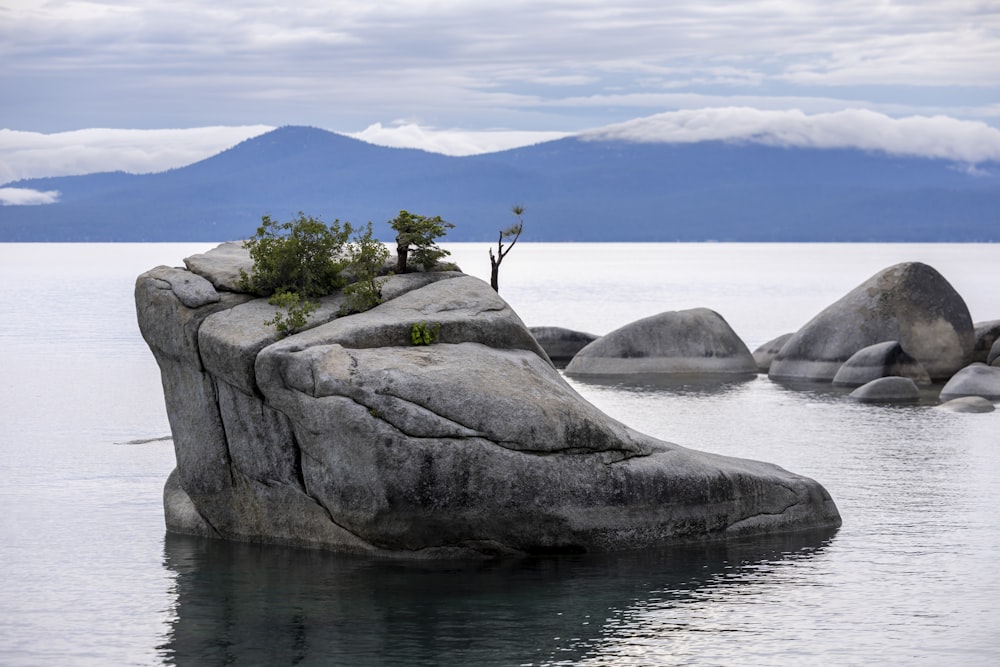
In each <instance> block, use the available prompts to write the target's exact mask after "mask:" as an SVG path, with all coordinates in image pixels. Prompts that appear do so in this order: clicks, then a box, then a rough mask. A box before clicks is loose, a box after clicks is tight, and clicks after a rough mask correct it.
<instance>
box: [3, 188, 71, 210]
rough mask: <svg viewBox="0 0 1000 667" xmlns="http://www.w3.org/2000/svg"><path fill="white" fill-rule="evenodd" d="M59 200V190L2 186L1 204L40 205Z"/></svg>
mask: <svg viewBox="0 0 1000 667" xmlns="http://www.w3.org/2000/svg"><path fill="white" fill-rule="evenodd" d="M57 201H59V191H58V190H47V191H45V192H42V191H40V190H32V189H30V188H0V206H38V205H41V204H55V203H56V202H57Z"/></svg>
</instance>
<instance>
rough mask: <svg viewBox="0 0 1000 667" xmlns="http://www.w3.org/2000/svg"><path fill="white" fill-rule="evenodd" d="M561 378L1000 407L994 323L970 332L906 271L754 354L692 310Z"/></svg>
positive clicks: (928, 276)
mask: <svg viewBox="0 0 1000 667" xmlns="http://www.w3.org/2000/svg"><path fill="white" fill-rule="evenodd" d="M545 345H546V343H543V347H545ZM566 372H567V373H568V374H570V375H578V376H580V377H583V378H586V377H608V376H615V377H628V376H635V375H644V376H646V375H657V376H661V377H662V376H669V375H672V374H674V375H676V374H692V375H700V376H708V375H711V376H739V375H746V374H755V373H765V374H767V375H768V377H769V378H770V379H771V380H773V381H776V382H782V383H785V384H789V385H790V386H795V385H797V384H799V383H810V384H812V385H813V386H814V385H815V383H829V384H831V385H834V386H838V387H851V388H856V389H854V391H853V392H852V393H851V394H850V396H851V398H853V399H855V400H858V401H863V402H873V403H884V402H892V403H899V402H911V401H919V400H921V398H922V397H923V396H925V394H926V393H927V392H932V391H935V387H937V386H938V385H939V384H943V386H942V387H940V390H939V392H938V394H937V396H938V398H939V399H940V401H941V402H942V403H943V404H942V406H941V407H943V408H947V409H950V410H955V411H963V412H982V411H988V410H992V409H993V402H994V401H1000V320H991V321H987V322H979V323H975V324H974V323H973V322H972V318H971V316H970V314H969V309H968V307H967V306H966V304H965V301H964V300H963V299H962V297H961V295H959V294H958V292H956V291H955V289H954V288H953V287H952V286H951V285H950V284H949V283H948V281H947V280H945V278H944V277H943V276H942V275H941V274H940V273H938V272H937V271H936V270H935V269H933V268H932V267H930V266H928V265H926V264H922V263H919V262H908V263H903V264H897V265H895V266H891V267H889V268H887V269H885V270H883V271H880V272H879V273H877V274H876V275H874V276H872V277H871V278H869V279H868V280H866V281H865V282H863V283H862V284H860V285H858V287H856V288H855V289H853V290H851V291H850V292H849V293H848V294H846V295H845V296H843V297H842V298H841V299H840V300H838V301H837V302H835V303H833V304H831V305H830V306H829V307H827V308H826V309H824V310H823V311H822V312H820V313H819V314H818V315H816V317H814V318H813V319H812V320H810V321H809V322H807V323H806V324H805V325H804V326H803V327H802V328H801V329H799V330H798V331H796V332H792V333H785V334H783V335H781V336H778V337H776V338H774V339H773V340H771V341H768V342H767V343H764V344H763V345H761V346H760V347H759V348H757V349H756V350H755V351H754V352H753V353H751V352H750V351H749V350H748V349H747V347H746V345H744V344H743V342H742V341H741V340H740V339H739V337H738V336H737V335H736V333H735V332H733V330H732V329H731V328H730V327H729V325H728V324H727V323H726V322H725V320H724V319H723V318H722V317H721V316H720V315H719V314H718V313H715V312H713V311H711V310H707V309H704V308H698V309H693V310H687V311H678V312H665V313H661V314H660V315H656V316H653V317H649V318H645V319H642V320H639V321H637V322H633V323H631V324H628V325H626V326H624V327H621V328H620V329H617V330H615V331H612V332H611V333H609V334H607V335H605V336H602V337H599V338H597V339H596V340H594V341H593V342H592V343H590V344H588V345H586V346H584V347H582V348H581V349H580V350H579V351H578V352H577V353H576V355H575V356H573V357H572V359H571V360H570V361H569V363H568V364H567V366H566ZM957 399H961V400H957Z"/></svg>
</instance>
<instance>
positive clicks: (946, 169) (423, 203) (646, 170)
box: [0, 127, 1000, 242]
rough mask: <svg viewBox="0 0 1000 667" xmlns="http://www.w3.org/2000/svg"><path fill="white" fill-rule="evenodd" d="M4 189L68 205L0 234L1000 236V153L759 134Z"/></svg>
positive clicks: (255, 158) (16, 215)
mask: <svg viewBox="0 0 1000 667" xmlns="http://www.w3.org/2000/svg"><path fill="white" fill-rule="evenodd" d="M6 186H7V187H19V188H31V189H35V190H41V191H49V190H58V191H59V192H60V193H61V197H60V200H59V201H58V203H55V204H47V205H36V206H2V207H0V241H221V240H228V239H240V238H246V237H247V236H249V235H250V234H252V233H253V231H254V230H255V229H256V227H257V225H258V224H259V221H260V217H261V215H263V214H265V213H266V214H270V215H271V216H272V217H275V218H278V219H282V220H284V219H289V218H291V217H292V216H294V215H295V214H296V213H297V212H298V211H304V212H305V213H307V214H310V215H313V216H316V217H320V218H322V219H323V220H326V221H327V222H330V221H332V220H333V219H334V218H339V219H341V220H350V221H351V222H353V223H364V222H367V221H369V220H371V221H373V222H375V223H376V233H377V234H379V235H380V236H381V237H382V238H383V239H386V240H388V238H389V236H390V230H389V228H388V226H387V225H385V224H383V223H384V222H385V221H386V220H388V219H390V218H392V217H394V216H395V214H396V213H398V211H399V210H400V209H407V210H409V211H411V212H415V213H420V214H424V215H441V216H442V217H443V218H445V219H446V220H448V221H450V222H452V223H454V224H455V229H453V230H452V231H451V232H450V233H449V234H448V237H447V239H446V240H448V241H487V240H495V239H496V235H497V232H498V230H499V229H500V228H501V227H506V226H508V225H509V224H510V223H511V222H512V221H513V216H512V215H511V213H510V207H511V206H512V205H513V204H521V205H523V206H524V207H525V208H526V213H525V223H526V224H525V236H524V240H530V241H707V240H718V241H929V242H942V241H993V242H995V241H1000V164H998V163H988V164H980V165H977V169H976V170H969V169H965V168H963V167H962V166H961V165H955V164H953V163H951V162H949V161H947V160H940V159H928V158H910V157H899V156H889V155H884V154H878V153H868V152H864V151H860V150H843V149H806V148H778V147H769V146H763V145H758V144H753V143H726V142H701V143H692V144H662V143H630V142H624V141H592V140H585V139H582V138H578V137H570V138H565V139H560V140H557V141H550V142H546V143H542V144H537V145H534V146H528V147H525V148H518V149H514V150H508V151H502V152H498V153H490V154H487V155H476V156H469V157H448V156H444V155H438V154H434V153H428V152H424V151H419V150H413V149H399V148H384V147H380V146H374V145H371V144H367V143H364V142H362V141H358V140H355V139H351V138H348V137H345V136H342V135H338V134H335V133H332V132H327V131H324V130H319V129H315V128H308V127H283V128H280V129H277V130H274V131H272V132H269V133H267V134H264V135H261V136H258V137H255V138H253V139H249V140H247V141H244V142H243V143H241V144H239V145H237V146H234V147H233V148H231V149H229V150H226V151H224V152H222V153H220V154H218V155H215V156H213V157H211V158H208V159H206V160H203V161H201V162H197V163H195V164H192V165H189V166H187V167H183V168H180V169H173V170H170V171H166V172H162V173H157V174H144V175H133V174H125V173H120V172H119V173H107V174H91V175H86V176H69V177H59V178H42V179H32V180H24V181H19V182H15V183H8V184H6Z"/></svg>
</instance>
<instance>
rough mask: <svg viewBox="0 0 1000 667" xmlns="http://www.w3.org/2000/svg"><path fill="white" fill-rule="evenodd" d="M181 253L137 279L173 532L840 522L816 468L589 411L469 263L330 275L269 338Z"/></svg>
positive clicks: (727, 527)
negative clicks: (432, 338) (366, 290)
mask: <svg viewBox="0 0 1000 667" xmlns="http://www.w3.org/2000/svg"><path fill="white" fill-rule="evenodd" d="M233 251H234V249H233V248H232V247H227V248H225V249H224V252H222V251H220V253H219V254H220V263H219V266H220V267H222V266H223V265H224V264H228V265H229V266H230V267H231V266H233V263H232V260H233V257H232V255H233ZM223 255H225V257H223ZM223 260H225V261H223ZM192 266H195V267H196V268H197V270H198V272H199V273H200V274H202V275H198V274H195V273H193V272H191V271H189V270H185V269H174V268H167V267H158V268H156V269H153V270H151V271H149V272H147V273H145V274H143V275H142V276H140V277H139V278H138V280H137V282H136V290H135V296H136V307H137V313H138V318H139V324H140V329H141V331H142V333H143V336H144V337H145V339H146V341H147V342H148V344H149V346H150V348H151V349H152V350H153V353H154V355H155V357H156V359H157V362H158V364H159V366H160V369H161V373H162V379H163V389H164V396H165V399H166V404H167V412H168V416H169V418H170V424H171V430H172V434H173V439H174V445H175V448H176V456H177V468H176V470H175V471H174V472H173V473H172V474H171V476H170V478H169V479H168V481H167V484H166V488H165V490H164V506H165V511H166V522H167V527H168V530H170V531H172V532H178V533H187V534H194V535H204V536H211V537H223V538H228V539H235V540H246V541H264V542H278V543H286V544H292V545H300V546H309V547H319V548H326V549H333V550H340V551H347V552H360V553H373V554H380V555H402V556H408V557H450V556H469V555H496V554H506V553H548V552H565V551H577V552H578V551H599V550H614V549H625V548H634V547H645V546H651V545H659V544H666V543H671V542H678V541H686V540H700V539H706V538H723V537H730V536H740V535H746V534H755V533H765V532H783V531H794V530H798V529H807V528H813V527H820V526H827V527H828V526H836V525H839V522H840V518H839V515H838V513H837V509H836V507H835V505H834V503H833V501H832V500H831V499H830V496H829V495H828V494H827V492H826V491H825V490H824V489H823V488H822V487H821V486H820V485H819V484H817V483H816V482H814V481H812V480H810V479H807V478H804V477H801V476H799V475H795V474H792V473H789V472H787V471H785V470H783V469H781V468H779V467H777V466H774V465H771V464H767V463H760V462H755V461H747V460H741V459H734V458H728V457H722V456H717V455H712V454H706V453H701V452H697V451H694V450H690V449H686V448H683V447H680V446H678V445H674V444H670V443H666V442H662V441H658V440H655V439H653V438H650V437H648V436H645V435H642V434H640V433H637V432H635V431H633V430H631V429H629V428H628V427H626V426H624V425H623V424H621V423H618V422H616V421H614V420H612V419H611V418H609V417H607V416H606V415H604V414H603V413H601V412H600V411H598V410H597V409H596V408H594V407H593V406H591V405H590V404H589V403H587V402H586V401H584V400H583V399H582V398H581V397H580V396H579V395H578V394H576V393H575V392H574V391H573V390H572V388H571V387H570V386H569V385H568V384H567V383H566V382H565V381H564V380H563V379H562V377H561V376H560V375H559V373H558V371H556V370H555V369H554V367H553V366H552V365H551V363H550V362H549V360H548V359H547V357H546V355H545V353H544V352H543V351H542V349H541V348H540V347H539V345H538V343H537V342H536V341H535V339H534V338H533V337H532V336H531V334H530V333H529V332H528V330H527V328H525V327H524V325H523V324H522V323H521V321H520V319H519V318H518V317H517V315H516V314H515V313H513V312H512V311H511V310H510V308H509V307H508V306H507V304H506V303H505V302H504V301H503V300H502V299H501V298H500V297H499V296H498V295H497V294H496V292H494V291H493V290H492V289H490V287H489V286H488V285H486V284H485V283H483V282H481V281H479V280H477V279H475V278H471V277H468V276H464V275H462V274H460V273H428V274H407V275H402V276H395V277H392V278H391V279H390V281H389V282H388V283H387V284H386V286H385V287H384V289H383V295H384V296H385V297H386V299H387V301H386V302H385V303H383V304H382V305H380V306H378V307H376V308H374V309H372V310H370V311H368V312H366V313H362V314H358V315H351V316H346V317H338V316H337V311H338V309H339V306H340V304H341V303H342V300H343V299H342V296H341V295H339V294H336V295H332V296H330V297H327V298H324V299H323V300H322V305H321V307H320V309H319V310H318V311H317V312H316V313H315V314H314V316H313V319H312V321H311V325H312V328H310V329H308V330H306V331H302V332H300V333H297V334H295V335H292V336H289V337H287V338H284V339H281V340H278V339H277V338H276V335H275V332H274V330H273V329H272V328H271V327H268V326H265V325H264V321H265V320H267V319H269V318H270V317H271V316H272V315H273V313H274V312H275V309H274V308H273V307H271V306H269V305H268V304H267V302H266V301H265V300H262V299H254V298H252V297H250V296H248V295H245V294H238V293H235V292H230V291H224V290H217V289H216V287H215V286H214V285H222V284H227V285H229V284H231V282H230V281H228V280H225V279H224V277H220V276H218V275H215V271H214V269H213V262H212V257H211V253H209V255H208V256H207V259H206V257H201V258H199V259H198V261H197V262H193V263H192ZM221 270H223V269H222V268H220V271H221ZM213 283H214V285H213ZM419 322H425V323H429V324H435V325H436V324H437V323H440V325H441V326H440V342H439V343H437V344H434V345H430V346H421V347H415V346H412V345H411V344H410V328H411V326H412V325H413V324H415V323H419Z"/></svg>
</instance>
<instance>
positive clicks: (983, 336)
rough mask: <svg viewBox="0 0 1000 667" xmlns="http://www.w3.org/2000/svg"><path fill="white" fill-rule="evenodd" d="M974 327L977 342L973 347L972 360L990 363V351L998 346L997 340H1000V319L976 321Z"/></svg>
mask: <svg viewBox="0 0 1000 667" xmlns="http://www.w3.org/2000/svg"><path fill="white" fill-rule="evenodd" d="M974 327H975V336H976V343H975V346H974V347H973V348H972V362H973V363H975V362H977V361H978V362H981V363H984V364H988V363H990V352H991V351H992V350H994V349H995V348H996V342H997V341H998V340H1000V320H989V321H987V322H976V323H975V325H974Z"/></svg>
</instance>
